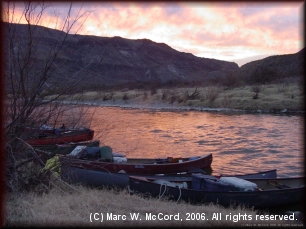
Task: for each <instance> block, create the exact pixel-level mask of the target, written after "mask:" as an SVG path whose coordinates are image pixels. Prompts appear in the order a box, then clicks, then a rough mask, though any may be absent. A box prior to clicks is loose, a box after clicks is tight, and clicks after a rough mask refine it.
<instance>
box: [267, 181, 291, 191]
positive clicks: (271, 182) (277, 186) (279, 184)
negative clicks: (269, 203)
mask: <svg viewBox="0 0 306 229" xmlns="http://www.w3.org/2000/svg"><path fill="white" fill-rule="evenodd" d="M269 184H270V185H273V186H274V187H276V188H279V189H285V188H291V187H289V186H287V185H285V184H282V183H279V182H278V181H276V180H269Z"/></svg>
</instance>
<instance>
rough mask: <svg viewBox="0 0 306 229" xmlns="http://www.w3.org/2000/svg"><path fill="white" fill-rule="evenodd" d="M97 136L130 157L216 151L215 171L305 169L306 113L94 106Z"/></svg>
mask: <svg viewBox="0 0 306 229" xmlns="http://www.w3.org/2000/svg"><path fill="white" fill-rule="evenodd" d="M89 109H90V111H91V112H90V113H91V116H90V117H91V124H90V127H91V128H92V129H94V130H95V139H96V140H100V142H101V145H108V146H111V147H112V149H113V151H114V152H119V153H124V154H126V156H127V157H152V158H158V157H159V158H163V157H180V156H182V157H183V156H196V155H202V154H208V153H212V154H213V162H212V166H211V167H212V170H213V171H212V174H213V175H220V174H229V173H231V174H232V173H236V174H243V173H252V172H254V171H264V170H270V169H277V173H278V176H279V177H291V176H303V175H304V116H303V115H291V116H289V115H271V114H245V113H228V112H223V113H222V112H203V111H178V110H174V111H162V110H150V109H129V108H120V107H99V106H98V107H90V108H89Z"/></svg>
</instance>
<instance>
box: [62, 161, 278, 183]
mask: <svg viewBox="0 0 306 229" xmlns="http://www.w3.org/2000/svg"><path fill="white" fill-rule="evenodd" d="M130 176H131V174H127V173H109V172H105V171H95V170H88V169H81V168H77V167H73V166H67V165H62V166H61V178H62V179H63V180H64V181H67V182H69V183H80V184H83V185H88V186H91V187H103V186H116V187H120V188H125V187H127V186H128V185H129V177H130ZM143 176H145V177H149V178H162V179H164V180H174V181H178V182H183V181H191V179H192V177H191V174H180V175H178V174H165V175H151V176H150V175H143ZM228 176H233V175H228ZM234 176H236V177H241V178H244V176H246V178H247V177H250V176H252V177H253V178H255V177H256V178H263V177H269V178H276V177H277V173H276V170H270V171H265V172H259V173H254V174H246V175H234Z"/></svg>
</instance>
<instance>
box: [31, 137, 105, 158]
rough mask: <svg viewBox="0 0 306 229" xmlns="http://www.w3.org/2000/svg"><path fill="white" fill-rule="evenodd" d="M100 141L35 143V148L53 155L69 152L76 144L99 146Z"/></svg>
mask: <svg viewBox="0 0 306 229" xmlns="http://www.w3.org/2000/svg"><path fill="white" fill-rule="evenodd" d="M99 145H100V141H99V140H95V141H84V142H69V143H65V144H53V145H35V146H33V147H34V148H35V149H38V150H42V151H48V152H52V154H53V156H55V154H63V155H65V154H70V153H71V151H73V150H74V149H75V147H77V146H88V147H99Z"/></svg>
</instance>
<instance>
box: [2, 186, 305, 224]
mask: <svg viewBox="0 0 306 229" xmlns="http://www.w3.org/2000/svg"><path fill="white" fill-rule="evenodd" d="M56 184H57V186H56V187H53V189H52V190H51V191H50V192H49V193H48V194H35V193H33V192H31V193H22V194H8V195H7V196H6V198H7V201H6V208H5V210H6V211H5V225H4V226H7V227H20V226H21V227H23V226H27V227H28V226H31V227H58V226H61V227H66V226H69V227H101V226H102V227H152V226H153V227H155V226H158V227H220V226H221V227H242V226H297V225H298V226H302V224H299V223H298V222H297V221H293V222H292V221H289V220H279V219H278V220H259V218H258V216H259V212H257V211H255V210H253V209H247V208H244V207H238V208H224V207H221V206H218V205H191V204H188V203H186V202H182V201H179V202H174V201H169V200H163V199H161V200H159V199H157V198H148V197H146V198H144V197H142V196H138V195H135V194H134V195H130V193H129V191H128V190H127V189H125V190H115V189H91V188H88V187H83V186H76V185H73V186H70V185H69V186H68V185H65V184H63V183H59V182H57V183H56ZM262 213H264V214H265V215H269V213H268V212H262ZM171 215H172V216H173V217H172V219H171V220H170V219H169V217H171ZM226 215H227V216H226ZM256 215H257V220H256ZM155 216H156V219H155V218H154V217H155ZM177 216H179V220H177ZM107 217H108V218H107ZM174 217H176V218H174ZM226 217H227V218H226Z"/></svg>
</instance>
